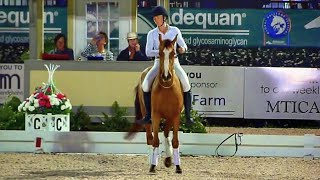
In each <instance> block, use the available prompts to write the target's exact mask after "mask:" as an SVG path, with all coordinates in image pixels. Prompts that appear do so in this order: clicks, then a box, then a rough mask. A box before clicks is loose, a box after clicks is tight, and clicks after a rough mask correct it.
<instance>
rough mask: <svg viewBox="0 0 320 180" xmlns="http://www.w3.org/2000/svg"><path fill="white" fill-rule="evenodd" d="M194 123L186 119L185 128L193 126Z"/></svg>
mask: <svg viewBox="0 0 320 180" xmlns="http://www.w3.org/2000/svg"><path fill="white" fill-rule="evenodd" d="M195 123H196V122H195V121H194V120H193V119H191V118H190V119H189V120H188V119H186V126H192V125H194V124H195Z"/></svg>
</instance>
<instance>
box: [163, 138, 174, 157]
mask: <svg viewBox="0 0 320 180" xmlns="http://www.w3.org/2000/svg"><path fill="white" fill-rule="evenodd" d="M164 146H165V148H166V156H167V157H171V156H172V144H171V141H170V140H169V137H167V138H165V143H164Z"/></svg>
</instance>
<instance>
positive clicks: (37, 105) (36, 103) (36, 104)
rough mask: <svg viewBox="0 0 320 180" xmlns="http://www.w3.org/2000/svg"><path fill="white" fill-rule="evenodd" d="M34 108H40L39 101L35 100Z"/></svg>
mask: <svg viewBox="0 0 320 180" xmlns="http://www.w3.org/2000/svg"><path fill="white" fill-rule="evenodd" d="M33 106H34V107H35V108H38V107H39V99H35V100H34V101H33Z"/></svg>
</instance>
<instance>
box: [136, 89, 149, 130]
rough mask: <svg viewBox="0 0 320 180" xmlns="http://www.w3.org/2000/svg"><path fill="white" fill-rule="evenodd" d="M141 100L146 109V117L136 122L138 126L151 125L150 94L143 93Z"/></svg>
mask: <svg viewBox="0 0 320 180" xmlns="http://www.w3.org/2000/svg"><path fill="white" fill-rule="evenodd" d="M143 99H144V104H145V108H146V116H145V117H144V118H143V119H141V120H138V121H137V123H138V124H151V92H143Z"/></svg>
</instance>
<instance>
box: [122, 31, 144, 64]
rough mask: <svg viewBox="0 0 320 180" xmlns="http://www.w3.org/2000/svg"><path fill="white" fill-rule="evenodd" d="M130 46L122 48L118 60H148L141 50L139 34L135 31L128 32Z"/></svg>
mask: <svg viewBox="0 0 320 180" xmlns="http://www.w3.org/2000/svg"><path fill="white" fill-rule="evenodd" d="M127 41H128V47H127V48H126V49H124V50H122V51H121V52H120V54H119V56H118V57H117V61H148V60H149V59H148V57H147V56H146V55H145V54H144V53H143V52H142V51H141V49H140V44H139V42H138V35H137V33H135V32H129V33H128V34H127Z"/></svg>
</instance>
